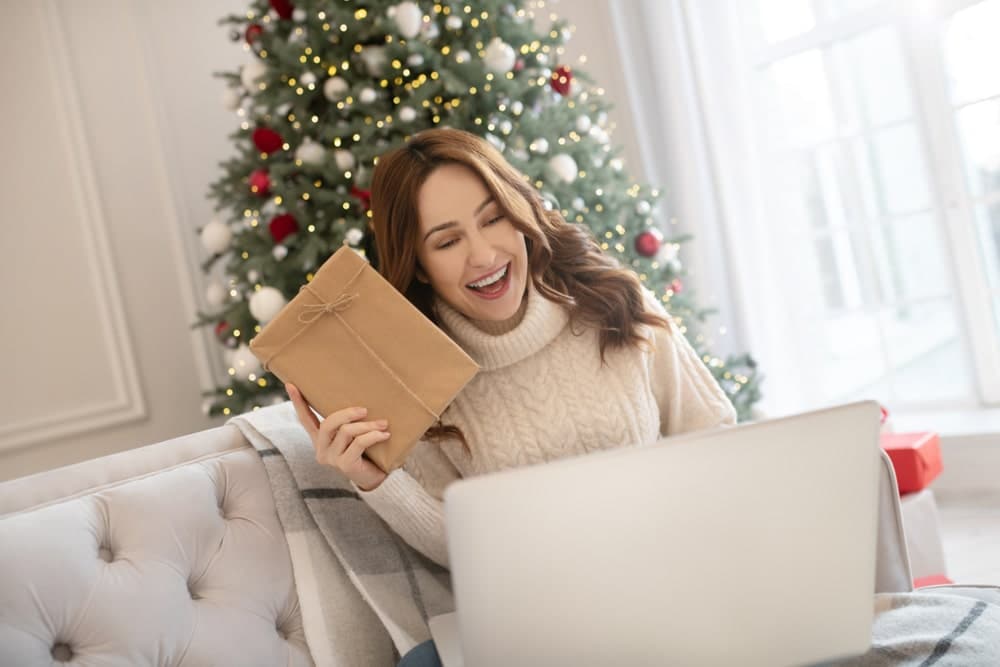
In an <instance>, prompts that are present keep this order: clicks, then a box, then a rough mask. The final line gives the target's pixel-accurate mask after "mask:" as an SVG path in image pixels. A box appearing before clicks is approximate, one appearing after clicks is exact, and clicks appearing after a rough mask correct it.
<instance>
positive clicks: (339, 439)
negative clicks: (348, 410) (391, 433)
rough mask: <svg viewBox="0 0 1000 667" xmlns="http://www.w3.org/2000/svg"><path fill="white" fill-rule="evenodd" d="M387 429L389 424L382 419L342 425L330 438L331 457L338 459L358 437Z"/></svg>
mask: <svg viewBox="0 0 1000 667" xmlns="http://www.w3.org/2000/svg"><path fill="white" fill-rule="evenodd" d="M324 425H325V424H324ZM388 427H389V422H387V421H385V420H384V419H380V420H378V421H371V422H351V423H349V424H344V425H343V426H341V427H340V428H338V429H337V432H336V433H335V434H334V435H333V436H332V438H331V441H330V448H331V450H332V451H333V455H334V456H338V457H339V456H341V455H343V453H344V451H345V450H346V449H347V448H348V447H349V446H350V444H351V441H352V440H354V439H355V438H357V437H358V436H361V435H364V434H365V433H368V432H370V431H384V430H385V429H387V428H388Z"/></svg>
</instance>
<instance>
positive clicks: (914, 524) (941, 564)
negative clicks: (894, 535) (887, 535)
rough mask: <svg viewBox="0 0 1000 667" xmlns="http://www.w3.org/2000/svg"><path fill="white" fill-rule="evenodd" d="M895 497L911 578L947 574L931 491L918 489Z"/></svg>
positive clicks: (939, 523)
mask: <svg viewBox="0 0 1000 667" xmlns="http://www.w3.org/2000/svg"><path fill="white" fill-rule="evenodd" d="M899 500H900V510H901V512H902V515H903V530H904V531H905V533H906V547H907V551H908V552H909V554H910V569H911V570H912V574H913V578H914V579H919V578H921V577H929V576H933V575H937V574H940V575H945V574H947V568H946V566H945V558H944V544H943V541H942V539H941V522H940V520H939V518H938V509H937V503H936V502H935V500H934V492H933V491H931V490H930V489H922V490H920V491H917V492H916V493H908V494H906V495H904V496H902V497H901V498H900V499H899Z"/></svg>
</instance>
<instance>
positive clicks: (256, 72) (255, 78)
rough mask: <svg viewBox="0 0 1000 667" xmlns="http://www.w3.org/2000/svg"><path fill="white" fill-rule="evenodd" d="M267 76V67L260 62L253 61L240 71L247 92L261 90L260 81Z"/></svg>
mask: <svg viewBox="0 0 1000 667" xmlns="http://www.w3.org/2000/svg"><path fill="white" fill-rule="evenodd" d="M266 74H267V65H265V64H264V63H263V62H262V61H260V60H251V61H250V62H248V63H247V64H246V65H244V66H243V69H242V70H240V81H241V82H242V83H243V87H244V88H246V89H247V92H250V93H255V92H257V91H258V90H260V80H261V79H263V78H264V76H265V75H266Z"/></svg>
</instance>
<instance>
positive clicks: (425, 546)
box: [354, 440, 461, 567]
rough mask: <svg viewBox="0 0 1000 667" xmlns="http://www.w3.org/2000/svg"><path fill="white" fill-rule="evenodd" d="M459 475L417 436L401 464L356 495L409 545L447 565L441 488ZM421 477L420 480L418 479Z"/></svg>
mask: <svg viewBox="0 0 1000 667" xmlns="http://www.w3.org/2000/svg"><path fill="white" fill-rule="evenodd" d="M460 476H461V475H460V474H459V473H458V470H456V469H455V467H454V465H452V463H451V462H450V461H449V460H448V458H447V457H446V456H445V455H444V453H443V452H442V451H441V449H440V448H439V447H438V446H437V445H435V444H431V443H428V442H425V441H423V440H421V441H420V442H418V443H417V445H416V446H415V447H414V449H413V451H412V452H411V453H410V456H409V457H408V458H407V460H406V463H404V464H403V467H402V468H398V469H396V470H393V471H392V472H391V473H389V475H388V476H387V477H386V478H385V479H384V480H383V481H382V483H381V484H379V485H378V486H377V487H375V488H374V489H372V490H371V491H362V490H361V489H360V488H358V486H357V485H354V488H355V490H356V491H357V492H358V495H359V496H360V497H361V498H362V499H363V500H364V501H365V502H366V503H368V505H369V507H371V508H372V509H373V510H375V513H376V514H378V515H379V516H380V517H382V519H383V520H384V521H385V522H386V523H387V524H389V527H390V528H392V529H393V530H394V531H395V532H396V534H397V535H399V536H400V537H401V538H403V540H404V541H405V542H406V543H407V544H409V545H410V546H411V547H413V548H414V549H416V550H417V551H419V552H420V553H422V554H423V555H425V556H426V557H427V558H430V559H431V560H432V561H434V562H435V563H437V564H439V565H441V566H443V567H448V544H447V540H446V539H445V528H444V502H443V500H442V499H443V497H444V489H445V487H446V486H447V485H448V484H450V483H451V482H453V481H455V480H456V479H458V478H459V477H460ZM418 479H419V480H421V481H418Z"/></svg>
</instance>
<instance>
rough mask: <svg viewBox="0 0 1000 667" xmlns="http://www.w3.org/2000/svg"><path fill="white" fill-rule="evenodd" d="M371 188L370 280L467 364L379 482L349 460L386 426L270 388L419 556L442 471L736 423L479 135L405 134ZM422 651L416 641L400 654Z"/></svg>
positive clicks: (669, 333) (678, 344)
mask: <svg viewBox="0 0 1000 667" xmlns="http://www.w3.org/2000/svg"><path fill="white" fill-rule="evenodd" d="M371 194H372V214H373V222H374V230H375V243H376V247H377V249H378V253H379V261H380V272H381V273H382V275H383V276H384V277H385V278H386V279H387V280H388V281H389V282H390V283H392V285H393V286H395V287H396V288H397V289H398V290H399V291H400V292H402V293H403V294H405V295H406V297H407V298H408V299H409V300H410V301H411V302H412V303H413V304H414V305H415V306H417V307H418V308H419V309H420V310H421V311H423V312H424V314H425V315H427V316H428V317H429V318H430V319H431V320H433V321H434V322H436V323H437V324H438V325H439V326H440V327H441V328H442V330H444V331H445V332H446V333H447V334H448V335H449V336H451V337H452V338H453V339H454V340H455V341H456V342H457V343H458V344H459V345H461V346H462V348H463V349H464V350H465V351H466V352H467V353H468V354H469V355H470V356H471V357H472V358H473V359H475V360H476V362H477V363H478V364H479V365H480V367H481V369H482V370H481V371H480V373H479V374H478V375H477V376H476V377H475V378H474V379H473V380H472V381H471V382H470V383H469V384H468V385H467V386H466V387H465V388H464V389H463V390H462V392H461V394H460V395H459V396H458V397H457V398H456V399H455V401H454V402H453V403H452V404H451V405H450V406H449V407H448V409H447V410H446V411H445V413H444V415H443V416H442V419H441V423H440V424H438V425H436V426H435V427H433V428H431V429H430V430H429V431H428V432H427V433H426V434H425V435H424V437H423V438H422V439H421V441H420V442H419V443H417V445H416V446H415V447H414V449H413V451H412V453H411V454H410V456H409V457H408V458H407V461H406V463H405V464H404V465H403V467H402V468H400V469H398V470H395V471H393V472H392V473H391V474H389V475H386V474H385V473H384V472H382V471H381V470H379V469H378V468H377V467H376V466H375V465H374V464H373V463H372V462H371V461H369V460H367V459H366V458H364V457H363V454H364V451H365V449H367V448H368V447H370V446H371V445H373V444H375V443H376V442H380V441H381V440H383V439H385V438H387V437H388V434H389V432H390V430H391V428H392V425H391V424H388V423H386V422H384V421H381V422H377V421H366V420H365V419H364V416H365V413H364V406H345V409H343V410H339V411H337V412H334V413H332V414H330V415H329V416H327V418H326V419H325V420H323V421H322V422H320V421H319V420H318V419H317V418H316V417H315V415H313V413H312V412H311V411H310V410H309V409H308V407H307V405H306V403H305V401H304V400H303V398H302V395H301V394H300V393H299V392H298V390H297V389H296V388H295V387H294V386H292V385H286V388H287V390H288V394H289V397H290V398H291V400H292V402H293V403H294V405H295V408H296V411H297V414H298V416H299V420H300V421H301V422H302V424H303V426H304V427H305V428H306V430H307V431H308V432H309V434H310V436H311V437H312V440H313V444H314V446H315V447H316V452H317V460H319V461H320V462H321V463H324V464H327V465H331V466H333V467H335V468H336V469H338V470H339V471H340V472H342V473H343V474H344V475H345V476H347V477H348V478H349V479H350V480H351V481H352V482H353V484H354V485H355V486H356V487H357V490H358V492H359V495H360V496H361V497H362V498H364V499H365V501H366V502H368V503H369V505H370V506H371V507H372V508H373V509H374V510H375V511H376V512H377V513H378V514H379V515H380V516H381V517H382V518H383V519H384V520H385V521H386V522H387V523H388V524H389V525H390V526H392V528H393V529H394V530H395V531H396V532H397V533H398V534H399V535H400V536H401V537H402V538H403V539H404V540H406V542H408V543H409V544H410V545H411V546H413V547H414V548H415V549H417V550H418V551H420V552H421V553H423V554H424V555H425V556H427V557H428V558H430V559H432V560H434V561H436V562H437V563H439V564H441V565H443V566H445V567H447V566H448V553H447V548H446V542H445V535H444V521H443V513H442V502H441V498H442V496H443V492H444V489H445V487H446V486H447V485H448V484H449V483H451V482H453V481H454V480H456V479H459V478H461V477H464V476H468V475H481V474H485V473H490V472H496V471H499V470H503V469H505V468H511V467H516V466H523V465H531V464H536V463H543V462H546V461H551V460H554V459H558V458H562V457H566V456H575V455H581V454H585V453H587V452H590V451H595V450H601V449H609V448H613V447H622V446H637V445H646V444H650V443H652V442H655V441H656V440H657V439H658V438H659V437H660V436H661V435H674V434H677V433H683V432H686V431H693V430H697V429H703V428H712V427H717V426H720V425H729V424H733V423H735V421H736V414H735V411H734V409H733V407H732V405H731V404H730V402H729V400H728V399H727V397H726V396H725V394H724V393H723V392H722V390H721V389H720V388H719V386H718V384H717V383H716V382H715V379H714V378H713V377H712V375H711V373H709V372H708V370H707V369H706V368H705V366H704V364H703V363H702V361H701V360H700V359H699V358H698V355H697V354H696V353H695V351H694V350H693V349H692V348H691V346H690V345H689V344H688V343H687V341H686V340H685V338H684V336H683V335H682V334H681V333H680V332H679V331H678V330H677V328H676V327H675V326H673V325H672V323H671V321H670V319H669V317H668V316H667V313H666V311H665V310H664V309H663V306H662V305H661V304H660V303H659V302H658V301H657V300H656V298H655V297H654V296H653V295H652V294H650V293H649V292H648V291H646V290H644V289H643V287H642V285H641V283H640V281H639V280H638V278H637V277H636V276H635V274H634V273H632V272H631V271H629V270H627V269H623V268H621V267H620V266H618V264H617V262H615V260H613V259H611V258H610V257H608V256H606V255H605V254H603V253H602V252H601V250H600V247H599V246H598V245H597V244H596V242H595V241H594V240H593V238H592V236H591V235H590V233H589V231H588V230H586V228H584V227H582V226H580V225H575V224H570V223H568V222H566V221H565V220H564V219H563V218H562V216H561V215H559V213H558V212H556V211H547V210H546V209H545V207H544V206H543V205H542V199H541V197H540V196H539V194H538V193H537V192H536V191H535V190H534V189H533V188H532V187H531V186H530V185H528V183H527V182H526V179H525V178H524V176H523V175H522V174H521V173H519V172H518V171H517V170H516V169H514V168H513V167H512V166H510V165H509V164H508V163H507V162H506V161H505V160H504V158H503V156H502V155H501V154H500V153H499V152H498V151H497V150H496V149H494V148H493V147H492V146H491V145H490V144H489V143H487V142H486V141H484V140H482V139H480V138H479V137H476V136H475V135H472V134H469V133H467V132H462V131H460V130H453V129H445V128H441V129H434V130H428V131H426V132H421V133H420V134H418V135H416V136H414V137H412V138H411V139H410V140H409V141H408V142H407V143H406V145H405V146H403V147H402V148H399V149H397V150H395V151H392V152H390V153H388V154H386V155H384V156H382V157H381V158H380V159H379V161H378V164H377V166H376V168H375V172H374V174H373V180H372V192H371ZM435 660H436V653H435V652H434V650H433V645H431V644H429V643H428V644H423V645H421V646H418V647H417V648H416V649H414V651H413V652H411V653H409V654H407V656H405V657H404V659H403V662H402V663H401V664H406V665H417V664H435Z"/></svg>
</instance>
